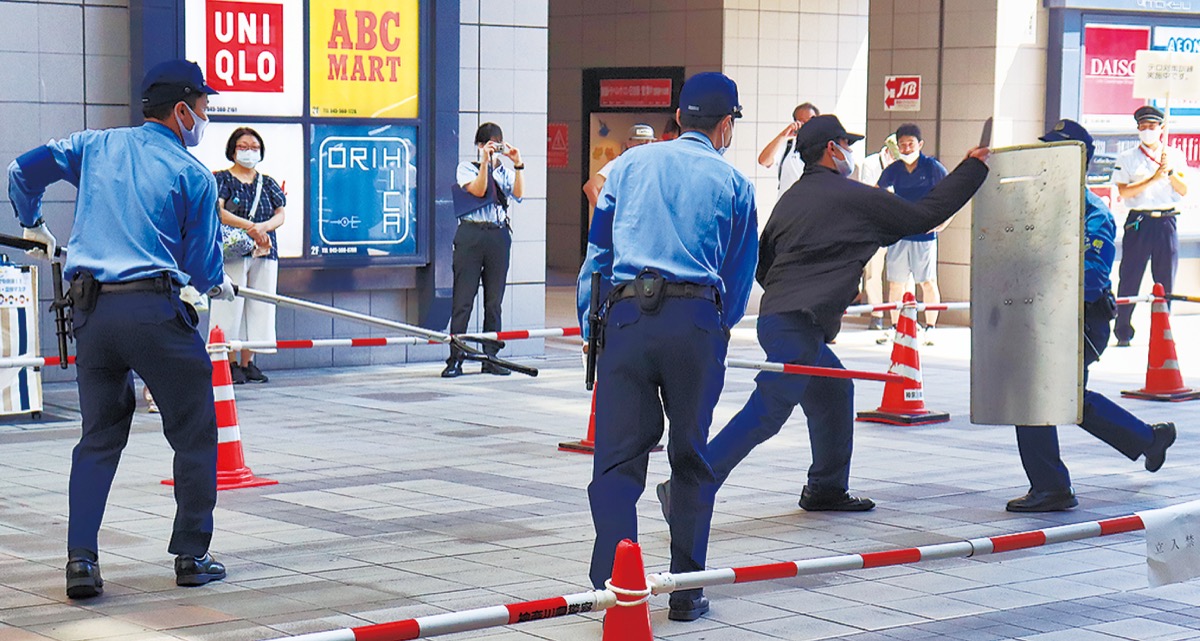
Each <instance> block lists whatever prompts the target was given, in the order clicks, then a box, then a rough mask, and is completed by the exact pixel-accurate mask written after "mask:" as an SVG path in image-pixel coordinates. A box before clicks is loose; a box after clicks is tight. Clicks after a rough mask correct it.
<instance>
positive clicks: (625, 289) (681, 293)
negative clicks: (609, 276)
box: [612, 282, 721, 305]
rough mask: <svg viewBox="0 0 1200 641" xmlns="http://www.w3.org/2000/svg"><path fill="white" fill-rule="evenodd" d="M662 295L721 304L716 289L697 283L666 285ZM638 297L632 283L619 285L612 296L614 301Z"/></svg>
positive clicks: (719, 295)
mask: <svg viewBox="0 0 1200 641" xmlns="http://www.w3.org/2000/svg"><path fill="white" fill-rule="evenodd" d="M663 287H664V290H663V295H664V296H666V297H667V298H700V299H703V300H707V301H712V302H714V303H716V304H718V305H720V304H721V294H720V293H719V292H717V288H716V287H713V286H712V285H701V284H699V283H666V284H665V285H664V286H663ZM637 295H638V290H637V287H633V283H628V282H627V283H621V284H620V285H617V287H616V289H614V290H613V293H612V296H613V300H614V301H618V300H622V299H625V298H636V297H637Z"/></svg>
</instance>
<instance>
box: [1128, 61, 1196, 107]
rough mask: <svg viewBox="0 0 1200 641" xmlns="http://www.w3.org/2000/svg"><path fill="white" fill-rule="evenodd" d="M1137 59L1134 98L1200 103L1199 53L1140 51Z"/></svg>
mask: <svg viewBox="0 0 1200 641" xmlns="http://www.w3.org/2000/svg"><path fill="white" fill-rule="evenodd" d="M1136 60H1137V64H1136V65H1135V70H1134V76H1133V95H1134V96H1136V97H1138V98H1164V99H1168V98H1178V99H1182V100H1200V54H1197V53H1183V52H1181V51H1139V52H1137V58H1136Z"/></svg>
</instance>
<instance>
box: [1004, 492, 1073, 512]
mask: <svg viewBox="0 0 1200 641" xmlns="http://www.w3.org/2000/svg"><path fill="white" fill-rule="evenodd" d="M1076 505H1079V500H1078V499H1076V498H1075V491H1074V490H1072V489H1071V488H1067V489H1065V490H1044V491H1043V490H1034V489H1033V488H1029V491H1028V492H1026V493H1025V496H1019V497H1017V498H1015V499H1013V500H1011V501H1009V502H1008V505H1006V506H1005V507H1004V509H1006V510H1008V511H1009V512H1063V511H1066V510H1069V509H1071V508H1073V507H1075V506H1076Z"/></svg>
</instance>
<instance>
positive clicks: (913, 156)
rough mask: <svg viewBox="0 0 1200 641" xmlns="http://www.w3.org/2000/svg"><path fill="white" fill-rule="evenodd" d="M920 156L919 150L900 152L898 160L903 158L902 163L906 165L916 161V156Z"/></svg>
mask: <svg viewBox="0 0 1200 641" xmlns="http://www.w3.org/2000/svg"><path fill="white" fill-rule="evenodd" d="M920 157H921V152H919V151H914V152H912V153H911V154H900V160H903V161H904V164H906V165H911V164H913V163H914V162H917V158H920Z"/></svg>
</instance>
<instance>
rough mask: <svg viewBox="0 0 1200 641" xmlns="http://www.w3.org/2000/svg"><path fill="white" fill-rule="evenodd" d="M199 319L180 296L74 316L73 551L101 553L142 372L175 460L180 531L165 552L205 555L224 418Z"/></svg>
mask: <svg viewBox="0 0 1200 641" xmlns="http://www.w3.org/2000/svg"><path fill="white" fill-rule="evenodd" d="M196 320H197V319H196V316H195V312H193V311H192V310H191V309H190V308H189V307H188V304H187V303H185V302H183V301H181V300H179V292H178V291H165V292H130V293H115V294H104V293H102V294H100V296H99V297H98V298H97V299H96V306H95V308H94V309H92V310H89V311H87V312H84V311H82V310H80V309H78V308H77V309H76V310H75V344H76V346H77V348H78V355H77V356H78V361H77V363H76V366H77V374H78V385H79V409H80V413H81V414H83V436H82V437H81V438H80V439H79V444H78V445H76V446H75V451H74V453H73V456H72V462H71V481H70V506H71V512H70V519H69V521H68V525H67V549H68V550H78V549H84V550H90V551H92V552H97V551H98V548H99V546H98V543H97V533H98V532H99V530H100V522H101V520H102V519H103V518H104V506H105V504H106V503H107V502H108V493H109V489H110V488H111V487H112V483H113V477H114V476H115V475H116V473H117V463H118V462H119V461H120V459H121V451H122V450H123V449H125V443H126V441H127V440H128V439H129V426H130V422H131V421H132V420H133V411H134V408H135V406H136V398H135V397H134V394H133V376H132V375H131V373H130V372H131V371H132V372H137V374H138V375H139V376H141V377H142V380H144V381H146V386H147V387H149V388H150V391H151V393H153V394H154V400H155V401H157V402H158V406H159V407H160V408H162V423H163V434H164V435H165V436H166V437H167V442H168V443H170V444H171V449H172V450H174V451H175V460H174V476H175V505H176V511H175V525H174V528H173V532H172V534H171V542H170V544H169V545H168V547H167V551H168V552H170V553H171V554H191V555H193V556H202V555H203V554H204V553H205V552H207V551H208V544H209V540H210V539H211V538H212V531H213V507H214V506H215V505H216V503H217V418H216V413H215V410H214V408H213V390H212V363H211V362H210V361H209V358H208V352H207V351H206V350H205V347H204V339H202V338H201V337H200V334H198V333H197V332H196Z"/></svg>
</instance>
